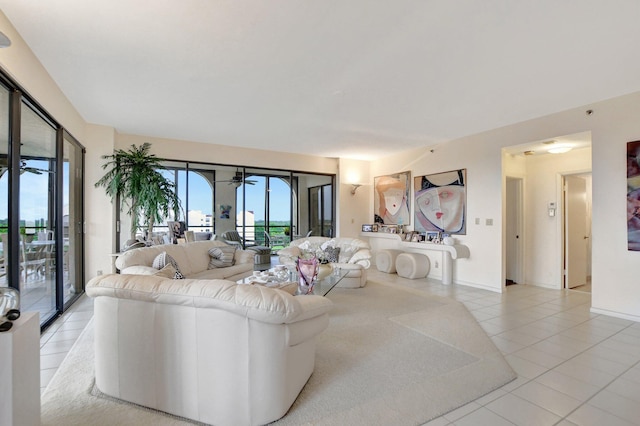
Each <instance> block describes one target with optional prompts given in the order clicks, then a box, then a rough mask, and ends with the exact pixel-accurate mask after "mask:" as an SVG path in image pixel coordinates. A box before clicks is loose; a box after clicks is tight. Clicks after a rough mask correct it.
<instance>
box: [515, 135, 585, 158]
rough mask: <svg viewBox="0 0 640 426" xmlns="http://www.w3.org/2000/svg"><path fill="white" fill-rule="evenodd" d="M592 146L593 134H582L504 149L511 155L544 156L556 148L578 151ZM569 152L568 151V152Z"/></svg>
mask: <svg viewBox="0 0 640 426" xmlns="http://www.w3.org/2000/svg"><path fill="white" fill-rule="evenodd" d="M590 146H591V132H581V133H575V134H572V135H565V136H558V137H555V138H552V139H544V140H541V141H533V142H531V143H526V144H523V145H514V146H510V147H507V148H505V149H504V151H505V152H506V153H507V154H511V155H526V156H528V155H544V154H550V152H549V150H551V149H554V148H559V147H563V148H569V150H576V149H581V148H588V147H590ZM567 152H568V151H567Z"/></svg>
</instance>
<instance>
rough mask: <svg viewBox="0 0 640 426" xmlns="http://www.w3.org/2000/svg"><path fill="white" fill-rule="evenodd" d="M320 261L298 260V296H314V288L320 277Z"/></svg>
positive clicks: (314, 259) (313, 258)
mask: <svg viewBox="0 0 640 426" xmlns="http://www.w3.org/2000/svg"><path fill="white" fill-rule="evenodd" d="M319 264H320V263H319V262H318V259H316V258H315V257H312V258H310V259H301V258H298V259H296V269H297V271H298V290H297V291H296V294H313V286H314V285H315V283H316V278H317V276H318V265H319Z"/></svg>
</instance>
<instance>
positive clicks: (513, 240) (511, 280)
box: [505, 177, 524, 285]
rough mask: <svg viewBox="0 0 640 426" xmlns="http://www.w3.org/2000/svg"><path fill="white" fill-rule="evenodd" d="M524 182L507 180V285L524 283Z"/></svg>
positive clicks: (514, 179) (511, 178) (510, 178)
mask: <svg viewBox="0 0 640 426" xmlns="http://www.w3.org/2000/svg"><path fill="white" fill-rule="evenodd" d="M522 192H523V183H522V178H515V177H507V180H506V203H505V204H506V216H505V217H506V250H505V252H506V253H505V254H506V259H505V265H506V270H505V285H512V284H518V283H520V284H522V283H523V282H524V273H523V271H524V268H523V266H522V265H523V256H522V253H523V249H522V244H523V241H524V239H523V232H522V226H523V216H522V214H523V211H524V210H523V206H522V204H523V195H522Z"/></svg>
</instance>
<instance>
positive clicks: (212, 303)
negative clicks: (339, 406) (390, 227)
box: [86, 274, 332, 426]
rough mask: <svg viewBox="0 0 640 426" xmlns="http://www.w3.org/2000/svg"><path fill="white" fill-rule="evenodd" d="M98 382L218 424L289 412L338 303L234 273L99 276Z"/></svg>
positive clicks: (91, 289)
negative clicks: (224, 276) (238, 278)
mask: <svg viewBox="0 0 640 426" xmlns="http://www.w3.org/2000/svg"><path fill="white" fill-rule="evenodd" d="M86 293H87V295H88V296H90V297H92V298H95V300H94V311H95V313H94V327H95V355H96V361H95V374H96V386H97V388H98V389H99V390H100V391H101V392H103V393H105V394H107V395H110V396H112V397H115V398H119V399H122V400H125V401H130V402H133V403H136V404H139V405H142V406H145V407H151V408H154V409H157V410H161V411H165V412H167V413H171V414H174V415H178V416H182V417H186V418H189V419H192V420H195V421H198V422H203V423H206V424H212V425H234V426H235V425H259V424H266V423H269V422H272V421H274V420H276V419H278V418H280V417H282V416H283V415H284V414H285V413H286V412H287V410H288V409H289V408H290V406H291V404H293V402H294V400H295V399H296V397H297V396H298V394H299V393H300V391H301V390H302V388H303V386H304V385H305V383H306V382H307V380H308V379H309V377H310V375H311V373H312V371H313V369H314V363H315V351H316V344H315V337H316V335H318V334H319V333H321V332H322V331H323V330H324V329H325V328H326V327H327V326H328V324H329V316H328V312H329V311H330V309H331V306H332V303H331V301H329V300H328V299H326V298H324V297H321V296H297V297H294V296H292V295H290V294H289V293H286V292H284V291H281V290H277V289H272V288H267V287H263V286H258V285H247V284H244V285H243V284H236V283H234V282H231V281H226V280H192V279H185V280H174V279H169V278H163V277H159V276H150V275H125V274H113V275H103V276H98V277H95V278H93V279H92V280H91V281H89V283H88V284H87V288H86Z"/></svg>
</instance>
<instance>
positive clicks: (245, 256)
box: [233, 249, 255, 265]
mask: <svg viewBox="0 0 640 426" xmlns="http://www.w3.org/2000/svg"><path fill="white" fill-rule="evenodd" d="M233 259H234V260H235V263H236V264H238V263H250V264H252V265H253V263H254V261H255V252H253V251H251V250H241V249H238V250H236V252H235V254H234V255H233Z"/></svg>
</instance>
